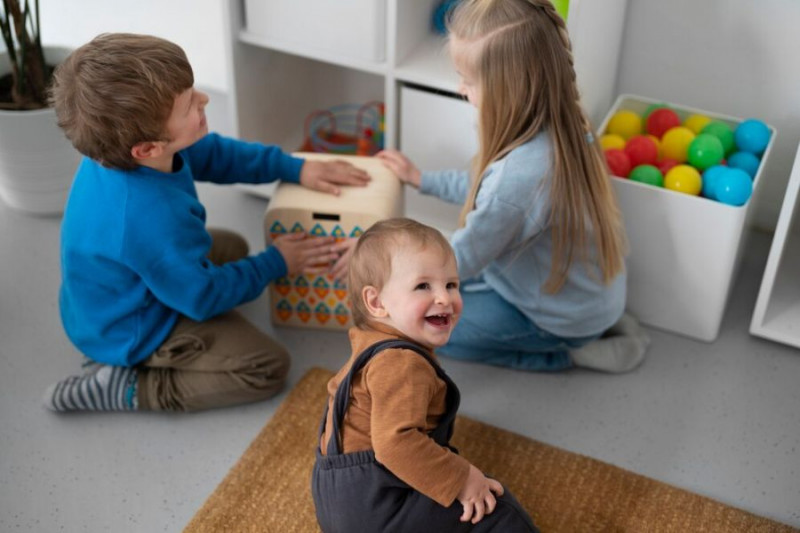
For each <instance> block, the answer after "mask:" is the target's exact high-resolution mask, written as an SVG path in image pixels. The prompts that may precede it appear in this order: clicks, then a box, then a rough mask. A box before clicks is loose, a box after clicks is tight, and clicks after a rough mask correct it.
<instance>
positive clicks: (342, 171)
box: [300, 160, 371, 196]
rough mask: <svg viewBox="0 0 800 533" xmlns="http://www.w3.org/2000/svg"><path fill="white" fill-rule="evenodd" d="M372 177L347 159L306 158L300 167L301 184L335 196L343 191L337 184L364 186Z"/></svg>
mask: <svg viewBox="0 0 800 533" xmlns="http://www.w3.org/2000/svg"><path fill="white" fill-rule="evenodd" d="M370 179H371V178H370V177H369V174H367V173H366V172H364V171H363V170H362V169H360V168H356V167H354V166H353V165H351V164H350V163H348V162H347V161H310V160H306V161H305V162H304V163H303V167H302V168H301V169H300V185H302V186H303V187H308V188H309V189H314V190H316V191H322V192H327V193H329V194H333V195H335V196H339V193H341V189H340V188H339V187H337V185H355V186H356V187H363V186H365V185H366V184H367V183H369V181H370Z"/></svg>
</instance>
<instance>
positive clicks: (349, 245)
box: [331, 237, 358, 280]
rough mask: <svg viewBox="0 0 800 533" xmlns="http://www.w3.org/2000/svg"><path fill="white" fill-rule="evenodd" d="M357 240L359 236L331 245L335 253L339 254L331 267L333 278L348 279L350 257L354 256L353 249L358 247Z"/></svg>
mask: <svg viewBox="0 0 800 533" xmlns="http://www.w3.org/2000/svg"><path fill="white" fill-rule="evenodd" d="M357 242H358V238H356V237H353V238H350V239H345V240H343V241H340V242H337V243H336V244H334V245H333V246H332V247H331V249H332V250H333V251H334V252H335V253H337V254H339V258H338V259H337V260H336V262H335V263H334V264H333V267H331V275H332V276H333V279H337V280H346V279H347V270H348V269H347V267H348V265H349V264H350V258H351V257H352V256H353V250H355V249H356V243H357Z"/></svg>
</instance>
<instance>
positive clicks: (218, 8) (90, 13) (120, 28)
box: [39, 0, 230, 93]
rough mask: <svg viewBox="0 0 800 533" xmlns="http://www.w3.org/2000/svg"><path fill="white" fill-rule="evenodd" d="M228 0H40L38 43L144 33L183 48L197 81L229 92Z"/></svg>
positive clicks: (75, 42)
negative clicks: (226, 15)
mask: <svg viewBox="0 0 800 533" xmlns="http://www.w3.org/2000/svg"><path fill="white" fill-rule="evenodd" d="M225 1H227V0H129V1H127V2H117V1H113V0H39V6H40V11H41V22H42V41H43V42H44V43H45V44H49V45H64V46H70V47H73V48H75V47H78V46H80V45H82V44H84V43H86V42H88V41H90V40H91V39H92V38H93V37H95V36H96V35H97V34H99V33H104V32H131V33H148V34H151V35H156V36H158V37H162V38H164V39H169V40H171V41H173V42H175V43H177V44H178V45H180V46H181V47H182V48H183V49H184V50H185V51H186V55H187V56H188V58H189V61H190V62H191V64H192V67H193V69H194V76H195V83H196V85H198V86H200V87H203V88H206V89H212V90H216V91H219V92H221V93H227V92H228V90H229V89H230V81H229V78H228V72H227V56H228V52H227V51H226V46H227V43H226V39H227V37H226V35H227V34H226V31H225V30H226V27H225V24H226V23H225V20H226V17H225V16H224V15H225V13H226V9H225V4H224V2H225Z"/></svg>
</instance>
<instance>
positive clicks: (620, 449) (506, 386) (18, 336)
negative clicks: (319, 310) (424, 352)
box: [0, 186, 800, 532]
mask: <svg viewBox="0 0 800 533" xmlns="http://www.w3.org/2000/svg"><path fill="white" fill-rule="evenodd" d="M200 194H201V197H202V199H203V201H204V202H205V203H206V206H207V208H208V217H209V223H210V224H211V225H215V226H225V227H229V228H232V229H235V230H237V231H239V232H241V233H242V234H243V235H245V236H246V237H247V239H248V240H249V242H250V244H251V247H253V248H258V247H260V246H261V245H262V242H263V237H262V235H261V226H260V223H261V216H262V214H263V212H264V209H265V207H266V200H265V199H263V198H259V197H255V196H252V195H249V194H246V193H244V192H242V191H241V190H238V189H235V188H233V187H227V188H222V187H215V186H201V187H200ZM59 222H60V220H59V219H58V218H35V217H29V216H26V215H23V214H20V213H18V212H15V211H12V210H10V209H9V208H7V207H6V206H5V205H3V204H1V203H0V258H1V259H0V265H2V267H0V339H1V340H2V342H0V531H2V532H5V531H35V532H40V531H41V532H45V531H47V532H49V531H69V532H73V531H91V532H94V531H114V532H127V531H130V532H155V531H180V530H181V529H182V528H183V527H184V526H185V525H186V523H187V522H188V521H189V520H190V519H191V517H192V515H193V514H194V512H195V511H196V510H197V509H198V508H199V507H200V506H201V505H202V503H203V502H204V500H205V499H206V498H207V497H208V495H209V494H210V493H211V492H212V491H213V490H214V488H215V487H216V485H217V484H218V483H219V482H220V480H221V479H222V478H223V477H224V476H225V474H226V473H227V471H228V470H229V469H230V467H231V466H232V465H233V464H234V462H235V461H236V460H237V458H238V457H239V456H240V455H241V454H242V452H243V451H244V450H245V448H246V447H247V446H248V444H249V443H250V441H251V440H252V439H253V438H254V437H255V435H256V434H257V433H258V432H259V430H260V429H261V427H262V426H263V425H264V423H265V422H266V421H268V420H269V418H270V416H272V414H273V413H274V411H275V409H276V407H277V406H278V404H279V403H280V401H281V400H282V399H283V398H284V397H285V395H286V392H285V391H284V393H283V394H281V395H280V396H279V397H277V398H275V399H274V400H271V401H267V402H263V403H259V404H254V405H248V406H243V407H237V408H231V409H225V410H216V411H210V412H203V413H197V414H190V415H170V414H154V413H136V414H113V413H112V414H108V413H100V414H98V413H81V414H70V415H56V414H53V413H50V412H48V411H46V410H44V409H43V408H42V407H41V403H40V397H41V393H42V391H43V390H44V389H45V388H46V387H47V385H49V384H50V383H52V382H53V381H56V380H58V379H60V378H62V377H64V376H66V375H68V374H71V373H75V372H76V371H77V370H78V367H79V364H80V361H81V356H80V355H79V354H78V353H77V352H76V350H75V349H74V348H73V347H72V346H71V345H70V343H69V341H68V340H67V338H66V337H65V335H64V333H63V331H62V329H61V325H60V322H59V318H58V307H57V293H58V286H59V269H58V235H59ZM770 240H771V236H770V235H767V234H763V233H756V234H754V235H753V239H751V244H750V248H749V250H748V253H747V254H746V257H745V259H744V263H743V267H742V269H741V271H740V274H739V276H738V279H737V281H736V285H735V288H734V290H733V295H732V297H731V301H730V303H729V307H728V310H727V313H726V315H725V318H724V322H723V325H722V332H721V335H720V337H719V339H718V340H717V341H716V342H714V343H712V344H708V343H704V342H698V341H693V340H690V339H687V338H683V337H680V336H676V335H672V334H669V333H665V332H660V331H657V330H650V331H651V334H652V340H653V342H652V346H651V349H650V350H649V352H648V355H647V359H646V361H645V362H644V364H643V365H642V366H641V367H640V368H639V369H637V370H636V371H634V372H632V373H630V374H626V375H619V376H614V375H604V374H598V373H593V372H589V371H581V370H574V371H569V372H565V373H560V374H555V375H544V374H529V373H521V372H515V371H510V370H505V369H500V368H490V367H485V366H480V365H470V364H463V363H458V362H453V361H449V360H444V365H445V367H446V369H447V371H448V372H449V373H450V375H451V376H452V377H453V378H454V380H455V381H456V383H458V384H459V386H460V387H461V390H462V394H463V400H462V402H463V403H462V409H461V413H462V414H466V415H469V416H471V417H474V418H477V419H480V420H483V421H486V422H489V423H492V424H494V425H498V426H501V427H503V428H507V429H509V430H512V431H516V432H518V433H521V434H524V435H528V436H530V437H533V438H536V439H538V440H541V441H544V442H547V443H549V444H552V445H555V446H559V447H562V448H565V449H567V450H571V451H574V452H578V453H581V454H585V455H589V456H592V457H595V458H597V459H601V460H603V461H607V462H610V463H613V464H615V465H618V466H621V467H623V468H626V469H629V470H633V471H635V472H638V473H640V474H643V475H645V476H649V477H652V478H655V479H659V480H662V481H665V482H667V483H671V484H673V485H676V486H679V487H682V488H685V489H688V490H690V491H694V492H697V493H700V494H703V495H707V496H710V497H713V498H716V499H718V500H720V501H722V502H724V503H727V504H730V505H734V506H737V507H741V508H743V509H746V510H749V511H751V512H754V513H757V514H760V515H764V516H767V517H771V518H773V519H776V520H779V521H782V522H785V523H789V524H792V525H794V526H800V453H799V452H800V392H799V391H800V351H798V350H797V349H795V348H790V347H787V346H783V345H780V344H775V343H772V342H769V341H766V340H763V339H759V338H756V337H752V336H750V335H749V334H748V326H749V321H750V317H751V314H752V311H753V306H754V303H755V299H756V294H757V291H758V286H759V284H760V281H761V274H762V272H763V269H764V265H765V262H766V256H767V253H768V251H769V245H770ZM243 312H244V313H245V314H246V316H248V317H249V318H250V319H251V320H252V321H254V322H255V323H257V324H258V325H259V326H260V327H262V328H263V329H264V330H266V331H270V332H273V333H274V335H275V336H276V337H277V338H278V339H279V340H280V341H281V342H282V343H284V344H285V345H286V346H287V347H288V348H289V350H290V351H291V353H292V355H293V361H294V363H293V368H292V371H291V374H290V376H289V387H291V386H292V385H293V384H295V383H296V382H297V381H298V380H299V379H300V378H301V376H302V375H303V374H304V373H305V371H306V370H308V369H309V368H310V367H312V366H322V367H326V368H329V369H335V368H337V367H338V366H339V365H340V364H341V363H342V362H343V358H344V357H346V355H347V353H348V345H347V339H346V336H345V335H344V334H342V333H323V332H312V331H307V330H293V329H273V328H272V326H271V324H270V322H269V317H268V315H267V301H266V297H265V296H262V298H260V299H258V300H256V301H254V302H251V303H249V304H247V305H245V306H243ZM264 481H265V483H268V482H270V480H264Z"/></svg>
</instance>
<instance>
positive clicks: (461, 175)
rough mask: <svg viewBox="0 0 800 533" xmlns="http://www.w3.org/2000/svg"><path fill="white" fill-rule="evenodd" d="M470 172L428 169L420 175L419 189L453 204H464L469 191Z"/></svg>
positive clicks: (423, 192)
mask: <svg viewBox="0 0 800 533" xmlns="http://www.w3.org/2000/svg"><path fill="white" fill-rule="evenodd" d="M469 186H470V181H469V172H467V171H466V170H442V171H437V172H431V171H426V172H423V173H422V175H421V177H420V186H419V191H420V192H421V193H422V194H430V195H433V196H437V197H439V198H440V199H442V200H444V201H446V202H450V203H453V204H463V203H464V202H465V201H466V200H467V193H468V192H469Z"/></svg>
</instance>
